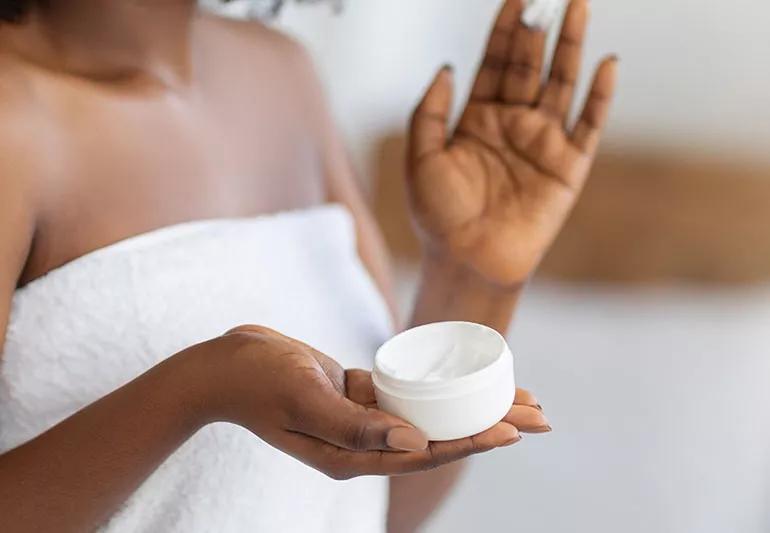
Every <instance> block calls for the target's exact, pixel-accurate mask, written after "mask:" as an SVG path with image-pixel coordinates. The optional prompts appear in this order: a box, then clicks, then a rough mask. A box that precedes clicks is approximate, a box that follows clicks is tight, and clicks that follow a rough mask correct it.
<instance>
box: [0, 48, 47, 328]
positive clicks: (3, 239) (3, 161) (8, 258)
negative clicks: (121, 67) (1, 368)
mask: <svg viewBox="0 0 770 533" xmlns="http://www.w3.org/2000/svg"><path fill="white" fill-rule="evenodd" d="M38 108H39V106H38V105H36V101H35V94H34V90H33V88H32V86H31V85H30V83H29V80H28V79H27V77H26V76H25V74H24V72H23V69H22V68H21V67H20V66H19V65H16V64H14V63H13V61H12V60H10V59H8V58H6V57H3V56H2V55H1V54H0V340H2V337H3V332H4V328H5V322H6V320H7V312H8V309H7V304H8V300H9V298H10V295H11V293H12V292H13V290H14V288H15V287H16V283H17V281H18V279H19V276H20V275H21V271H22V268H23V266H24V264H25V262H26V259H27V255H28V253H29V249H30V246H31V243H32V238H33V234H34V231H35V223H36V218H37V207H36V206H37V204H38V197H39V194H40V191H41V188H42V183H41V176H42V175H43V174H44V170H43V169H44V167H45V165H46V164H47V163H46V160H47V158H46V152H47V150H46V141H45V140H44V139H43V138H42V137H43V136H45V130H42V131H41V130H40V125H41V123H40V118H39V116H40V112H39V109H38Z"/></svg>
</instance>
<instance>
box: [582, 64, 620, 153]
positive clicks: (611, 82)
mask: <svg viewBox="0 0 770 533" xmlns="http://www.w3.org/2000/svg"><path fill="white" fill-rule="evenodd" d="M617 70H618V58H617V57H615V56H611V57H608V58H607V59H605V60H604V61H602V63H601V65H599V68H598V69H597V71H596V75H595V77H594V81H593V85H592V86H591V91H590V93H589V94H588V99H587V100H586V103H585V107H584V108H583V112H582V114H581V115H580V118H579V119H578V122H577V124H576V125H575V128H574V129H573V131H572V142H573V143H574V144H575V146H577V147H578V149H580V150H581V151H583V152H584V153H587V154H589V155H594V154H595V153H596V150H597V148H598V147H599V139H600V137H601V133H602V129H603V128H604V124H605V122H606V120H607V115H608V113H609V109H610V104H611V103H612V98H613V96H614V94H615V85H616V83H617Z"/></svg>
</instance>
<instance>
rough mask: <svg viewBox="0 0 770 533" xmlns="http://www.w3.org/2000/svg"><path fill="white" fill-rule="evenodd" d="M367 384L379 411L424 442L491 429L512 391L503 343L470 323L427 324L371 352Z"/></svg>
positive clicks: (488, 330) (508, 358) (510, 369)
mask: <svg viewBox="0 0 770 533" xmlns="http://www.w3.org/2000/svg"><path fill="white" fill-rule="evenodd" d="M372 379H373V381H374V386H375V392H376V394H377V402H378V404H379V406H380V408H381V409H383V410H385V411H387V412H389V413H392V414H394V415H396V416H399V417H401V418H403V419H404V420H406V421H408V422H411V423H412V424H414V425H415V426H416V427H418V428H420V429H422V430H423V431H424V432H425V433H426V435H427V436H428V438H429V439H430V440H453V439H458V438H462V437H468V436H470V435H474V434H476V433H479V432H481V431H484V430H485V429H487V428H489V427H491V426H492V425H494V424H495V423H497V422H499V421H500V420H501V419H502V417H503V416H504V415H505V413H506V412H507V411H508V409H510V407H511V404H512V403H513V396H514V391H515V387H514V379H513V356H512V355H511V352H510V350H509V348H508V345H507V344H506V342H505V339H503V337H502V336H501V335H500V334H499V333H498V332H496V331H495V330H493V329H491V328H488V327H486V326H482V325H480V324H472V323H470V322H441V323H436V324H428V325H426V326H421V327H418V328H415V329H412V330H409V331H405V332H404V333H402V334H400V335H397V336H396V337H394V338H393V339H391V340H389V341H388V342H386V343H385V344H384V345H383V346H382V347H381V348H380V349H379V350H378V351H377V356H376V358H375V367H374V372H373V373H372Z"/></svg>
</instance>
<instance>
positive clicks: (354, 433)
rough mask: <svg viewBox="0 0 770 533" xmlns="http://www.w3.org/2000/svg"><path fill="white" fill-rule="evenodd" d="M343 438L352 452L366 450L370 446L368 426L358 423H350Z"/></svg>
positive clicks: (344, 431)
mask: <svg viewBox="0 0 770 533" xmlns="http://www.w3.org/2000/svg"><path fill="white" fill-rule="evenodd" d="M342 438H343V442H345V444H346V445H347V446H348V447H349V448H350V449H351V450H365V449H366V448H367V444H368V442H367V431H366V425H364V424H361V423H359V422H358V421H351V422H349V423H348V424H346V426H345V428H344V429H343V434H342Z"/></svg>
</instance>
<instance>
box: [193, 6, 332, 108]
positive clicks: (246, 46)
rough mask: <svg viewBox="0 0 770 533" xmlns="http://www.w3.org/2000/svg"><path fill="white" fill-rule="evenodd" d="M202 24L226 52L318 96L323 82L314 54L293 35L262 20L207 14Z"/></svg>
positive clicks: (256, 71) (296, 87)
mask: <svg viewBox="0 0 770 533" xmlns="http://www.w3.org/2000/svg"><path fill="white" fill-rule="evenodd" d="M202 24H203V25H204V26H205V27H206V31H207V32H208V33H209V34H210V35H215V36H216V37H215V38H216V41H217V42H218V43H219V45H220V46H221V47H222V51H223V53H227V54H228V55H229V57H231V58H235V59H236V60H239V59H240V60H242V61H244V63H246V64H250V65H252V66H254V67H255V68H259V69H260V70H255V71H254V74H255V75H259V74H260V73H264V72H265V67H267V70H269V72H271V73H273V74H275V75H278V76H280V77H282V78H283V79H284V80H285V81H287V82H290V83H292V84H297V85H295V89H298V90H301V91H305V92H312V93H315V94H316V95H318V94H319V93H320V92H321V91H320V82H319V80H318V76H317V74H316V71H315V67H314V65H313V61H312V59H311V57H310V54H309V53H308V51H307V50H306V49H305V47H304V46H303V45H302V44H301V43H300V42H299V41H298V40H296V39H295V38H293V37H292V36H290V35H288V34H286V33H284V32H282V31H279V30H277V29H275V28H272V27H270V26H268V25H266V24H263V23H261V22H259V21H247V20H233V19H227V18H223V17H217V16H213V15H205V16H204V17H203V20H202Z"/></svg>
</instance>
